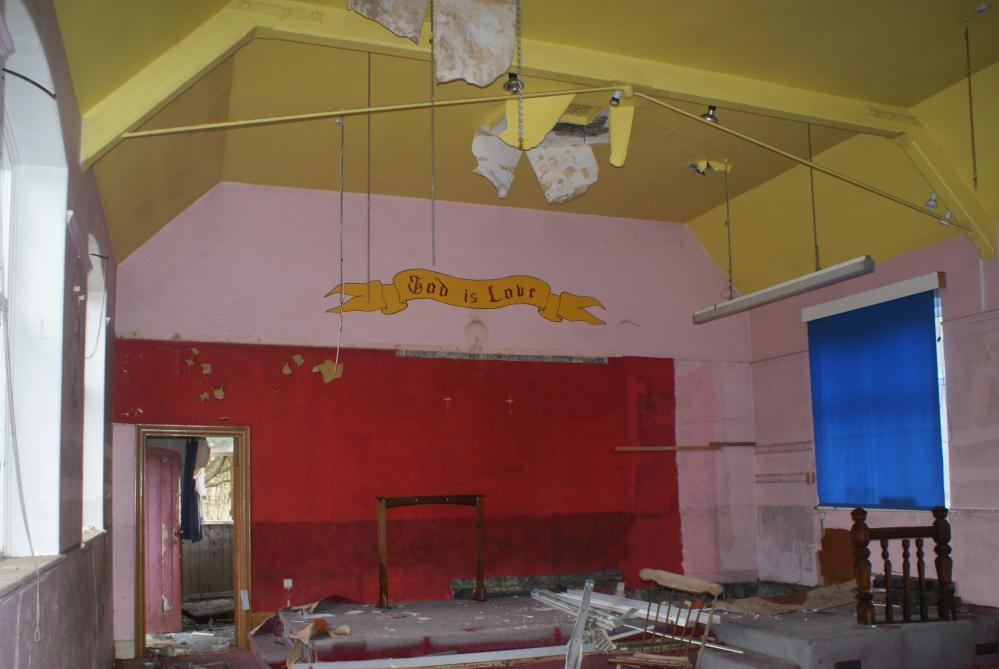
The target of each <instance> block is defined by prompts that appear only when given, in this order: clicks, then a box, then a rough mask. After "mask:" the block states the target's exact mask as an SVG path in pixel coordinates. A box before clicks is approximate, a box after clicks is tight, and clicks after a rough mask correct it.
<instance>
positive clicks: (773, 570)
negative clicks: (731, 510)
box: [751, 237, 999, 606]
mask: <svg viewBox="0 0 999 669" xmlns="http://www.w3.org/2000/svg"><path fill="white" fill-rule="evenodd" d="M934 271H944V272H946V274H947V287H946V288H944V289H941V290H940V292H939V294H940V298H941V302H942V306H943V314H944V349H945V353H944V355H945V365H946V375H947V377H946V378H947V403H948V410H949V422H950V459H949V463H950V486H951V502H950V506H951V522H952V525H953V535H954V541H953V550H954V552H953V557H954V574H955V579H956V581H957V584H958V590H959V594H961V596H963V597H964V598H965V600H967V601H971V602H978V603H983V604H990V605H993V606H995V605H999V582H997V580H996V578H995V568H994V563H993V562H991V560H992V557H993V556H994V555H995V553H996V551H997V550H999V532H997V529H999V260H996V259H990V260H986V261H981V262H980V261H979V259H978V256H977V254H976V252H975V250H974V247H973V246H972V245H971V244H970V243H969V242H968V241H967V240H965V239H964V238H959V237H955V238H952V239H950V240H947V241H944V242H941V243H938V244H936V245H934V246H930V247H927V248H924V249H921V250H918V251H915V252H912V253H909V254H907V255H905V256H902V257H899V258H894V259H892V260H889V261H886V262H883V263H880V264H879V265H878V268H877V271H876V272H875V273H874V274H872V275H868V276H865V277H862V278H858V279H854V280H852V281H849V282H846V283H843V284H839V285H836V286H830V287H827V288H825V289H822V290H819V291H816V292H814V293H809V294H806V295H802V296H798V297H795V298H791V299H788V300H784V301H783V302H778V303H775V304H772V305H768V306H766V307H762V308H760V309H757V310H755V311H754V312H753V313H752V318H751V323H752V357H753V363H752V367H753V397H754V406H755V417H756V436H757V440H758V442H759V447H758V448H757V449H756V452H755V474H756V478H757V482H756V486H755V487H756V503H757V519H758V520H757V538H758V562H759V565H760V578H762V579H774V580H782V581H796V582H802V583H814V582H816V581H817V580H818V578H819V576H818V569H817V566H816V559H815V551H816V550H817V548H818V544H819V541H820V539H821V533H822V531H823V529H824V528H843V529H846V528H849V526H850V518H849V510H839V509H837V510H820V511H817V510H815V509H814V506H815V505H816V504H817V501H818V500H817V497H816V488H815V486H814V485H807V484H804V483H765V482H764V481H763V480H764V479H766V478H767V476H766V475H768V474H773V473H797V472H805V471H814V470H815V459H814V452H813V442H812V420H811V406H810V401H809V398H810V389H809V372H808V354H807V329H806V326H805V324H803V323H802V322H801V309H802V307H805V306H809V305H813V304H818V303H821V302H825V301H828V300H831V299H835V298H838V297H842V296H844V295H849V294H853V293H857V292H860V291H864V290H868V289H871V288H875V287H877V286H883V285H886V284H890V283H893V282H896V281H901V280H903V279H907V278H911V277H913V276H919V275H921V274H926V273H929V272H934ZM982 288H984V292H983V290H982ZM927 516H928V514H925V513H923V514H914V513H906V512H886V511H873V512H871V515H870V518H869V521H868V522H869V524H871V525H875V524H880V525H913V524H917V523H919V524H922V523H924V522H926V518H927Z"/></svg>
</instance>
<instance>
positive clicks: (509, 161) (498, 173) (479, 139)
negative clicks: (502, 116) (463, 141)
mask: <svg viewBox="0 0 999 669" xmlns="http://www.w3.org/2000/svg"><path fill="white" fill-rule="evenodd" d="M521 153H522V152H521V151H520V150H519V149H515V148H513V147H512V146H510V145H509V144H507V143H506V142H504V141H503V140H501V139H500V138H499V137H497V136H496V135H495V134H494V133H492V132H491V131H489V130H486V129H485V128H480V129H479V130H476V131H475V138H474V139H473V140H472V154H473V155H474V156H475V158H476V160H478V164H477V165H476V166H475V169H474V170H472V171H473V172H474V173H475V174H479V175H481V176H484V177H485V178H486V179H488V180H489V183H491V184H492V185H493V186H494V187H495V188H496V194H497V195H498V196H499V197H500V199H504V200H505V199H506V196H507V195H509V193H510V186H511V184H513V175H514V172H515V170H516V168H517V163H518V162H520V154H521Z"/></svg>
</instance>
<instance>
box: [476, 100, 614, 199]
mask: <svg viewBox="0 0 999 669" xmlns="http://www.w3.org/2000/svg"><path fill="white" fill-rule="evenodd" d="M603 116H604V115H603V114H600V115H598V119H599V118H603ZM505 131H506V118H502V119H500V122H499V123H497V124H496V125H495V126H493V127H491V128H490V127H488V126H485V127H482V128H479V129H478V130H476V131H475V137H474V138H473V139H472V155H474V156H475V158H476V160H477V165H476V167H475V169H474V170H473V172H474V173H475V174H478V175H481V176H483V177H485V178H486V179H488V180H489V183H491V184H492V185H493V187H494V188H496V194H497V196H499V198H500V199H504V200H505V199H506V198H507V196H508V195H509V194H510V187H511V186H512V185H513V179H514V173H515V171H516V168H517V164H518V163H519V162H520V156H521V153H522V151H520V150H518V149H516V148H514V147H512V146H510V145H509V144H507V143H506V142H504V141H502V140H501V139H500V136H501V135H502V134H503V133H504V132H505ZM610 136H611V134H610V132H609V131H606V130H605V131H604V132H602V133H598V134H592V133H588V134H586V135H585V136H581V135H574V134H573V131H572V129H571V128H570V129H562V128H561V126H559V127H554V126H553V128H552V129H550V130H549V131H548V134H546V135H545V137H544V140H542V142H541V144H539V145H538V147H537V148H536V149H534V150H535V151H536V150H540V149H544V150H545V151H544V152H543V158H542V160H543V159H547V160H549V161H555V163H557V167H556V170H555V171H552V172H551V175H552V176H558V174H559V172H566V171H570V172H572V173H573V174H575V172H576V171H578V170H579V169H580V168H581V167H586V169H587V174H592V175H593V177H592V180H589V183H586V184H585V185H583V182H585V181H586V179H583V178H582V177H581V175H580V177H576V178H574V179H570V180H568V183H566V182H565V181H564V180H560V179H555V178H552V179H547V178H546V179H542V178H541V175H540V174H539V170H538V166H536V165H534V162H533V161H532V162H531V164H532V166H533V167H534V172H535V175H536V176H537V177H538V181H539V183H540V184H541V187H542V189H543V190H544V191H545V199H546V200H547V201H548V202H549V203H552V204H556V203H562V202H566V201H568V200H571V199H572V198H574V197H578V196H580V195H582V194H583V193H585V192H586V190H587V189H588V188H589V186H590V185H591V184H592V183H594V182H595V181H596V180H597V175H598V174H599V167H597V164H596V157H595V156H594V155H593V150H592V149H591V148H589V147H590V146H592V145H593V144H607V143H608V142H610ZM624 146H625V151H626V150H627V144H626V143H625V145H624ZM556 148H566V149H571V150H570V151H563V152H558V151H548V149H556ZM584 149H588V151H587V150H584ZM530 156H531V152H528V158H529V159H530ZM579 156H582V157H583V163H584V164H583V165H582V166H581V165H580V160H579ZM621 160H622V163H623V158H622V159H621ZM591 167H592V171H591V169H590V168H591ZM545 171H546V173H547V172H548V170H547V168H546V170H545ZM567 186H568V187H567Z"/></svg>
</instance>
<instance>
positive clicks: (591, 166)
mask: <svg viewBox="0 0 999 669" xmlns="http://www.w3.org/2000/svg"><path fill="white" fill-rule="evenodd" d="M527 158H528V160H530V161H531V167H533V168H534V174H535V175H536V176H537V177H538V183H539V184H541V189H542V190H543V191H544V192H545V200H547V201H548V203H549V204H560V203H562V202H568V201H569V200H571V199H573V198H577V197H579V196H580V195H582V194H583V193H585V192H586V191H587V189H589V187H590V186H592V185H593V184H594V183H596V181H597V177H598V176H599V175H600V168H599V167H597V158H596V156H594V155H593V147H591V146H589V145H588V144H587V145H577V146H553V147H547V146H538V147H535V148H533V149H531V150H530V151H528V152H527Z"/></svg>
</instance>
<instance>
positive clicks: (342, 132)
mask: <svg viewBox="0 0 999 669" xmlns="http://www.w3.org/2000/svg"><path fill="white" fill-rule="evenodd" d="M334 123H336V125H337V127H339V128H340V159H339V160H338V161H337V165H338V166H339V174H340V197H339V205H340V221H339V247H340V248H339V249H338V250H339V252H340V323H339V325H338V326H337V332H336V359H335V360H334V361H333V370H334V372H335V371H336V370H337V368H338V367H339V366H340V343H341V341H342V340H343V294H344V286H343V154H344V147H345V146H346V144H347V139H346V136H347V133H346V131H345V129H344V123H343V119H342V118H338V119H336V120H335V121H334Z"/></svg>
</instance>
